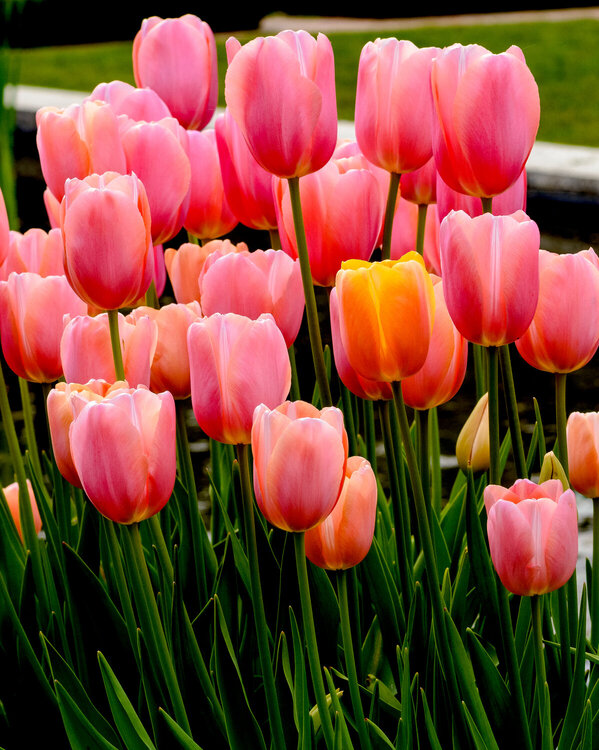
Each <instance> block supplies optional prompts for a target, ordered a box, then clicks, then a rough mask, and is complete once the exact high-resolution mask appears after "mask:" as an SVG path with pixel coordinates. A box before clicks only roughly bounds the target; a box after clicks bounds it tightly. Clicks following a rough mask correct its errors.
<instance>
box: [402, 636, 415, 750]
mask: <svg viewBox="0 0 599 750" xmlns="http://www.w3.org/2000/svg"><path fill="white" fill-rule="evenodd" d="M402 662H403V665H402V678H401V707H402V711H401V718H400V720H399V723H400V727H399V731H400V732H401V738H402V744H401V747H414V745H413V740H412V731H413V726H412V724H413V710H412V693H411V684H410V650H409V648H407V647H404V649H403V654H402Z"/></svg>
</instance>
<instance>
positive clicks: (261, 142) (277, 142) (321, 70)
mask: <svg viewBox="0 0 599 750" xmlns="http://www.w3.org/2000/svg"><path fill="white" fill-rule="evenodd" d="M227 56H228V59H229V68H228V70H227V74H226V78H225V100H226V102H227V107H228V108H229V111H230V112H231V115H232V116H233V118H234V120H235V121H236V122H237V124H238V125H239V127H240V129H241V132H242V133H243V136H244V138H245V140H246V142H247V144H248V146H249V149H250V151H251V152H252V154H253V155H254V158H255V159H256V161H257V162H258V163H259V164H261V165H262V167H264V169H266V170H267V171H268V172H272V173H273V174H275V175H277V176H278V177H302V176H303V175H306V174H309V173H310V172H315V171H316V170H317V169H320V168H321V167H323V166H324V165H325V164H326V163H327V161H328V160H329V159H330V158H331V155H332V153H333V150H334V148H335V142H336V140H337V101H336V98H335V70H334V59H333V48H332V46H331V43H330V41H329V40H328V39H327V37H326V36H324V34H319V35H318V37H317V39H314V37H312V36H311V35H310V34H308V32H306V31H282V32H281V33H280V34H277V36H274V37H272V36H269V37H258V38H256V39H253V40H252V41H251V42H248V43H247V44H246V45H244V46H243V47H241V45H240V44H239V42H238V41H237V40H236V39H234V38H232V39H229V40H228V41H227Z"/></svg>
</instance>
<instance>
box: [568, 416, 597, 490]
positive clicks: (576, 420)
mask: <svg viewBox="0 0 599 750" xmlns="http://www.w3.org/2000/svg"><path fill="white" fill-rule="evenodd" d="M566 434H567V439H568V478H569V480H570V485H571V486H572V487H573V488H574V489H575V490H576V491H577V492H580V494H581V495H584V496H585V497H590V498H595V497H599V412H596V411H591V412H585V413H582V412H579V411H575V412H572V414H570V416H569V417H568V424H567V426H566Z"/></svg>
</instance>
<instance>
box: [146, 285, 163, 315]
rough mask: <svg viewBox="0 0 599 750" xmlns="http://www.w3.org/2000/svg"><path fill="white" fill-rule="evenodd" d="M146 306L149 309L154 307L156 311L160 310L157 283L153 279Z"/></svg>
mask: <svg viewBox="0 0 599 750" xmlns="http://www.w3.org/2000/svg"><path fill="white" fill-rule="evenodd" d="M146 305H147V306H148V307H153V308H154V309H156V310H158V308H159V307H160V302H159V300H158V292H157V291H156V283H155V281H154V279H152V283H151V284H150V286H149V287H148V291H147V292H146Z"/></svg>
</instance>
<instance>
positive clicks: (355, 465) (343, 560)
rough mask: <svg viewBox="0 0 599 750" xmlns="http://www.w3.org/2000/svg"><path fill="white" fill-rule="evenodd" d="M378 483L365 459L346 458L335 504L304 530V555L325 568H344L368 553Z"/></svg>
mask: <svg viewBox="0 0 599 750" xmlns="http://www.w3.org/2000/svg"><path fill="white" fill-rule="evenodd" d="M376 499H377V486H376V477H375V475H374V472H373V470H372V467H371V466H370V464H369V463H368V461H367V460H366V459H365V458H362V457H361V456H351V457H350V458H348V460H347V468H346V471H345V481H344V482H343V489H342V490H341V495H340V496H339V500H338V501H337V503H336V505H335V507H334V508H333V510H332V511H331V512H330V514H329V515H328V516H327V517H326V518H325V519H324V521H323V522H322V523H319V524H318V526H314V527H313V528H311V529H309V530H308V531H306V537H305V540H306V557H307V558H308V559H309V560H310V562H312V563H314V565H318V566H319V567H321V568H326V569H327V570H346V569H347V568H352V567H353V566H354V565H357V564H358V563H360V562H362V560H363V559H364V558H365V557H366V555H367V554H368V550H369V549H370V547H371V545H372V538H373V536H374V525H375V521H376Z"/></svg>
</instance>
